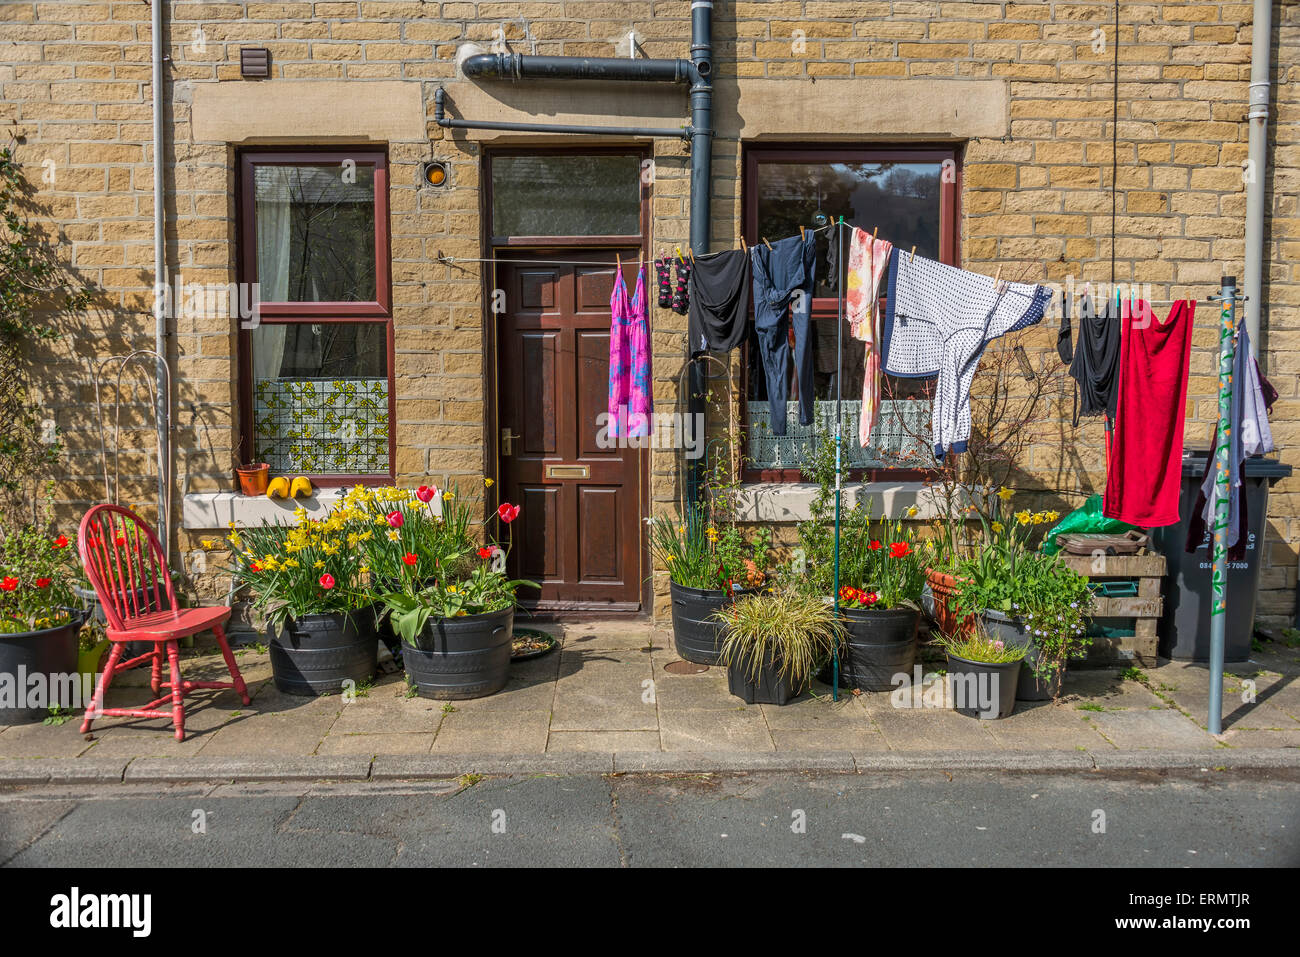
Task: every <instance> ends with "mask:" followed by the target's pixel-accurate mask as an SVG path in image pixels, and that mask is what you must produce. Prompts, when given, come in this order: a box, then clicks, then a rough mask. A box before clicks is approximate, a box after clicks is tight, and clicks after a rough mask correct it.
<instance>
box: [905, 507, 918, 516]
mask: <svg viewBox="0 0 1300 957" xmlns="http://www.w3.org/2000/svg"><path fill="white" fill-rule="evenodd" d="M919 511H920V509H918V508H917V507H916V506H915V505H913V506H912V507H911V508H909V509H908V510H907V517H908V518H916V515H917V512H919Z"/></svg>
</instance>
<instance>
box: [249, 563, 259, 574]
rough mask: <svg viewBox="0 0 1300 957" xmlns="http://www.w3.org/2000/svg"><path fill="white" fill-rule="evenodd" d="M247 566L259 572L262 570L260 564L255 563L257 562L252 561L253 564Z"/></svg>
mask: <svg viewBox="0 0 1300 957" xmlns="http://www.w3.org/2000/svg"><path fill="white" fill-rule="evenodd" d="M248 567H249V568H250V569H251V570H253V571H255V572H260V571H261V570H262V566H261V565H259V564H257V562H253V564H251V565H249V566H248Z"/></svg>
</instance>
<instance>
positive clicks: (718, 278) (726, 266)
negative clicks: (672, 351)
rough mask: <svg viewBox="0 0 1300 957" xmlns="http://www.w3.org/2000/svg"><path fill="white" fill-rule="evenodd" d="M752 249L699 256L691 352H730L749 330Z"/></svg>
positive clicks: (694, 280)
mask: <svg viewBox="0 0 1300 957" xmlns="http://www.w3.org/2000/svg"><path fill="white" fill-rule="evenodd" d="M749 276H750V271H749V253H747V252H744V251H742V250H739V249H727V250H724V251H723V252H720V253H713V254H712V255H709V256H696V257H695V264H694V267H693V268H692V269H691V275H690V290H689V297H690V312H689V318H688V320H687V324H686V328H687V337H688V338H687V342H688V352H689V353H690V354H691V355H692V356H697V355H699V354H700V353H701V352H708V351H710V350H712V351H716V352H730V351H731V350H732V349H734V348H736V347H737V346H738V345H740V344H741V343H742V342H744V341H745V336H746V334H747V333H748V331H749V330H748V329H747V328H746V322H747V320H748V318H749Z"/></svg>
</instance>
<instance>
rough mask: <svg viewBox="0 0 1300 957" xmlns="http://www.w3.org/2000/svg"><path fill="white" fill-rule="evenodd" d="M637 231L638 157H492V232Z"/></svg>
mask: <svg viewBox="0 0 1300 957" xmlns="http://www.w3.org/2000/svg"><path fill="white" fill-rule="evenodd" d="M639 232H641V158H640V156H637V155H630V156H572V155H556V156H495V157H493V158H492V235H494V236H631V235H635V234H637V233H639Z"/></svg>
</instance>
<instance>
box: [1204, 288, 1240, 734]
mask: <svg viewBox="0 0 1300 957" xmlns="http://www.w3.org/2000/svg"><path fill="white" fill-rule="evenodd" d="M1220 283H1221V288H1220V289H1219V295H1218V296H1211V297H1210V301H1211V302H1219V303H1222V308H1223V312H1222V313H1221V315H1220V319H1219V431H1218V438H1217V440H1216V441H1217V444H1216V445H1215V447H1214V451H1213V452H1212V454H1213V455H1214V523H1213V525H1212V526H1211V527H1212V528H1213V531H1214V540H1213V542H1212V544H1211V545H1210V555H1211V556H1212V558H1213V562H1214V565H1213V570H1212V571H1211V573H1210V589H1211V590H1210V734H1219V733H1221V732H1222V731H1223V649H1224V644H1225V629H1226V628H1227V621H1228V614H1227V612H1228V602H1227V597H1226V596H1227V586H1228V582H1227V577H1228V522H1229V508H1228V506H1229V492H1230V489H1229V488H1228V477H1229V470H1230V468H1231V465H1232V463H1231V462H1230V461H1229V456H1230V449H1231V447H1232V435H1231V429H1232V369H1233V364H1234V363H1235V361H1236V351H1237V315H1236V313H1237V277H1236V276H1224V277H1223V278H1222V279H1221V280H1220Z"/></svg>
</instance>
